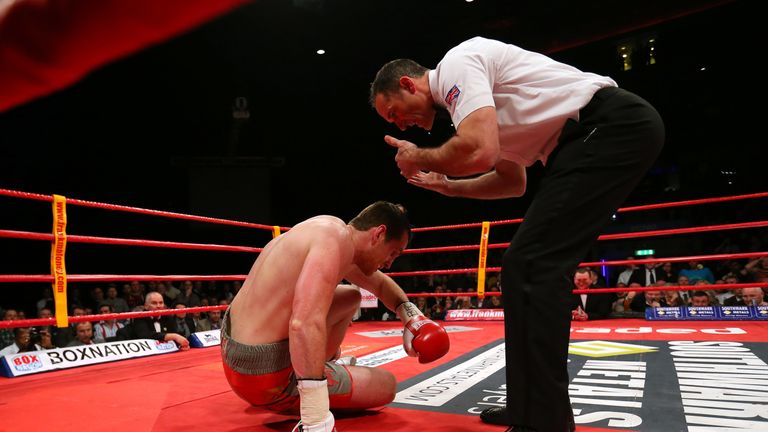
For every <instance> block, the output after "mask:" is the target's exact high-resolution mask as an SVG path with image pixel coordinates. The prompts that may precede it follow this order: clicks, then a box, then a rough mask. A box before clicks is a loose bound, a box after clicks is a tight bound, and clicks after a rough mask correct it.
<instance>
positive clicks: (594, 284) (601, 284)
mask: <svg viewBox="0 0 768 432" xmlns="http://www.w3.org/2000/svg"><path fill="white" fill-rule="evenodd" d="M584 268H586V269H587V270H589V280H590V284H589V287H590V288H605V278H603V275H601V274H600V273H598V272H596V271H595V270H593V269H591V268H589V267H584Z"/></svg>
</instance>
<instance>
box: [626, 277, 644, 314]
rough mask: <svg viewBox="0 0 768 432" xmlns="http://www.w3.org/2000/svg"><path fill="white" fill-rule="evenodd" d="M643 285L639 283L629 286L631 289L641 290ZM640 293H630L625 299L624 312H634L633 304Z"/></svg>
mask: <svg viewBox="0 0 768 432" xmlns="http://www.w3.org/2000/svg"><path fill="white" fill-rule="evenodd" d="M641 287H642V285H640V284H639V283H637V282H632V283H630V284H629V288H630V289H632V288H641ZM637 293H638V291H628V292H627V295H626V296H625V297H624V311H630V310H632V302H634V301H635V298H636V297H637ZM643 312H645V309H643Z"/></svg>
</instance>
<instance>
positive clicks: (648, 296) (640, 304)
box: [629, 291, 666, 312]
mask: <svg viewBox="0 0 768 432" xmlns="http://www.w3.org/2000/svg"><path fill="white" fill-rule="evenodd" d="M662 306H666V302H665V301H664V299H663V298H662V296H661V291H644V292H642V293H640V294H639V295H637V296H635V298H634V299H633V300H632V303H631V304H630V305H629V308H630V309H632V310H633V311H635V312H645V308H649V307H662Z"/></svg>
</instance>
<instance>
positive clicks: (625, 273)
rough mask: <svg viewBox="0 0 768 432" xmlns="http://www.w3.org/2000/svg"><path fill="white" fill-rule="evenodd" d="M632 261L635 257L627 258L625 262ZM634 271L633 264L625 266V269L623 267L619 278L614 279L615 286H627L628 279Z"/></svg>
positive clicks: (635, 268)
mask: <svg viewBox="0 0 768 432" xmlns="http://www.w3.org/2000/svg"><path fill="white" fill-rule="evenodd" d="M634 259H635V257H627V261H630V260H634ZM635 270H637V266H636V265H635V264H627V265H626V267H624V271H622V272H621V273H619V277H618V279H616V286H619V284H624V286H627V285H629V278H630V276H632V273H633V272H634V271H635Z"/></svg>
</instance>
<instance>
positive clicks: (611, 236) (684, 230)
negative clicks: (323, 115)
mask: <svg viewBox="0 0 768 432" xmlns="http://www.w3.org/2000/svg"><path fill="white" fill-rule="evenodd" d="M766 226H768V221H756V222H742V223H734V224H723V225H707V226H700V227H691V228H672V229H665V230H651V231H635V232H630V233H619V234H603V235H601V236H599V237H598V238H597V239H598V240H621V239H631V238H642V237H656V236H664V235H677V234H693V233H700V232H710V231H720V230H723V231H725V230H732V229H745V228H763V227H766ZM510 244H511V243H509V242H508V243H491V244H489V245H488V249H505V248H507V247H509V245H510ZM478 249H480V245H459V246H438V247H427V248H414V249H406V250H404V251H403V253H432V252H460V251H468V250H478Z"/></svg>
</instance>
